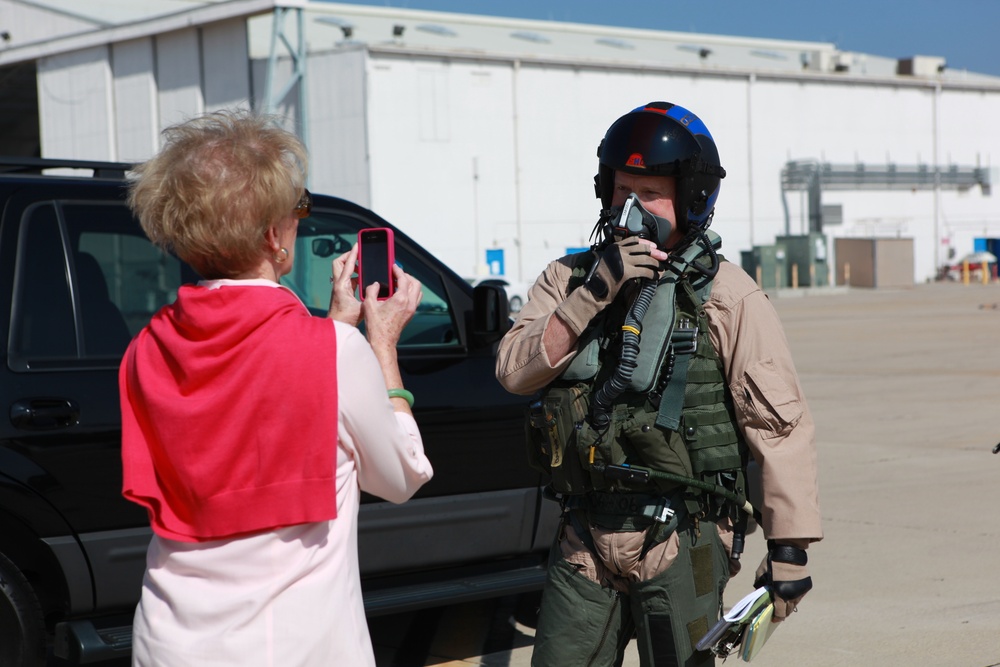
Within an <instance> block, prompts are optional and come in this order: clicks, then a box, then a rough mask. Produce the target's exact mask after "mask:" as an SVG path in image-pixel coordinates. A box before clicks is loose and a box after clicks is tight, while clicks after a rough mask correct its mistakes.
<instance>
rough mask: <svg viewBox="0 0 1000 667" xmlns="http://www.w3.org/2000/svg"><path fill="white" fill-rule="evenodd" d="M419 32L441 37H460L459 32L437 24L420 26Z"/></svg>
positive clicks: (418, 27)
mask: <svg viewBox="0 0 1000 667" xmlns="http://www.w3.org/2000/svg"><path fill="white" fill-rule="evenodd" d="M417 30H421V31H423V32H429V33H430V34H432V35H440V36H441V37H458V33H457V32H455V31H454V30H452V29H451V28H449V27H447V26H443V25H438V24H437V23H424V24H423V25H418V26H417Z"/></svg>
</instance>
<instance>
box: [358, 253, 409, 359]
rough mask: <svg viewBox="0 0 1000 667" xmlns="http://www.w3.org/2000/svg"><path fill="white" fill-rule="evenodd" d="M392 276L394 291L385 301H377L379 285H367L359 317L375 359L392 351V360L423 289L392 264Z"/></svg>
mask: <svg viewBox="0 0 1000 667" xmlns="http://www.w3.org/2000/svg"><path fill="white" fill-rule="evenodd" d="M392 275H393V277H394V278H395V279H396V292H395V293H394V294H393V295H392V296H391V297H389V298H388V299H386V300H384V301H379V300H378V283H373V284H371V285H369V286H368V290H367V291H366V292H365V300H364V302H362V305H361V310H362V317H363V318H364V320H365V330H366V331H367V333H368V342H369V343H370V344H371V346H372V349H373V350H374V351H375V354H376V356H379V357H380V358H381V355H382V354H383V353H386V352H391V353H392V356H393V357H395V353H396V344H397V343H398V342H399V337H400V335H402V333H403V328H404V327H406V325H407V324H408V323H409V322H410V320H411V319H413V314H414V313H415V312H416V310H417V305H418V304H419V303H420V299H421V298H423V290H422V289H421V286H420V281H418V280H416V279H415V278H413V277H412V276H410V275H408V274H407V273H405V272H404V271H403V269H401V268H399V267H398V266H395V265H393V267H392Z"/></svg>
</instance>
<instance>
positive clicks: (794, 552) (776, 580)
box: [754, 544, 813, 623]
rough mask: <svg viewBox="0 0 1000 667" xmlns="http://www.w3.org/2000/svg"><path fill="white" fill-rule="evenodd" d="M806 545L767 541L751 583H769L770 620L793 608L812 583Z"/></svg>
mask: <svg viewBox="0 0 1000 667" xmlns="http://www.w3.org/2000/svg"><path fill="white" fill-rule="evenodd" d="M808 560H809V559H808V558H807V556H806V551H805V549H799V548H798V547H793V546H790V545H786V544H769V545H768V550H767V555H766V556H765V557H764V560H763V561H761V564H760V567H758V568H757V578H756V580H755V581H754V586H770V587H771V593H772V594H773V595H774V615H773V616H772V617H771V620H772V621H773V622H776V623H777V622H780V621H783V620H785V618H786V617H787V616H788V614H790V613H791V612H793V611H796V610H797V607H798V604H799V602H800V601H801V600H802V598H803V597H805V595H806V593H808V592H809V591H810V590H811V589H812V586H813V583H812V577H810V576H809V570H807V569H806V563H807V562H808Z"/></svg>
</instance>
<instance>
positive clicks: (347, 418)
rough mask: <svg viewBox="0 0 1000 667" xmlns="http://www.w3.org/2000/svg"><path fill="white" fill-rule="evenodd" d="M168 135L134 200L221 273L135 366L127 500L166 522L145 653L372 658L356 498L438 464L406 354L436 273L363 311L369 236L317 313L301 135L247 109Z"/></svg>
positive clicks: (158, 523)
mask: <svg viewBox="0 0 1000 667" xmlns="http://www.w3.org/2000/svg"><path fill="white" fill-rule="evenodd" d="M164 136H165V145H164V147H163V149H162V150H161V151H160V152H159V154H157V155H156V156H155V157H153V158H152V159H151V160H149V161H148V162H146V163H144V164H142V165H140V166H139V167H138V168H137V169H136V170H135V173H134V175H133V177H132V182H131V183H130V189H129V205H130V206H131V207H132V209H133V211H134V212H135V213H136V215H137V216H138V218H139V220H140V222H141V224H142V226H143V229H144V230H145V231H146V233H147V234H148V236H149V237H150V239H152V240H153V242H155V243H157V244H158V245H161V246H162V247H164V248H167V249H169V250H171V251H172V252H174V253H176V254H177V256H178V257H180V258H181V259H182V260H184V261H185V262H187V263H188V264H190V265H191V266H192V267H194V268H195V269H196V270H197V271H198V273H199V274H200V275H201V276H203V277H204V280H203V281H202V282H200V283H198V284H197V285H186V286H184V287H182V288H181V289H180V291H179V292H178V295H177V299H176V301H175V302H174V303H173V304H171V305H169V306H166V307H164V308H163V309H162V310H160V312H158V313H157V314H156V315H155V316H154V317H153V319H152V320H151V321H150V323H149V325H148V326H146V328H144V329H143V330H142V331H141V332H140V333H139V334H138V335H137V336H136V338H135V339H134V340H133V342H132V344H131V345H130V346H129V348H128V350H127V352H126V353H125V357H124V359H123V361H122V366H121V372H120V386H121V397H122V458H123V467H124V494H125V497H126V498H128V499H130V500H132V501H134V502H136V503H139V504H141V505H143V506H145V507H146V508H147V510H148V511H149V516H150V522H151V524H152V528H153V532H154V537H153V540H152V542H151V543H150V546H149V552H148V555H147V569H146V575H145V578H144V580H143V591H142V598H141V601H140V603H139V606H138V608H137V610H136V615H135V621H134V631H133V632H134V634H133V664H135V665H185V666H186V665H200V666H203V665H241V666H243V665H280V666H282V667H284V666H287V665H297V666H298V665H317V666H323V667H327V666H330V665H352V666H353V665H374V664H375V661H374V656H373V654H372V648H371V640H370V638H369V636H368V628H367V624H366V621H365V616H364V608H363V604H362V598H361V585H360V576H359V569H358V554H357V515H358V506H359V503H360V490H364V491H367V492H369V493H372V494H375V495H378V496H380V497H382V498H385V499H387V500H390V501H392V502H397V503H398V502H403V501H405V500H407V499H408V498H409V497H410V496H412V495H413V493H414V492H415V491H416V490H417V489H418V488H419V487H420V486H421V485H422V484H424V483H425V482H426V481H427V480H429V479H430V478H431V475H432V470H431V465H430V463H429V462H428V460H427V458H426V457H425V456H424V452H423V443H422V441H421V439H420V433H419V431H418V430H417V425H416V422H415V421H414V420H413V415H412V412H411V411H410V403H409V402H408V401H407V399H406V398H403V397H408V398H409V399H410V401H412V397H410V396H409V395H408V392H406V391H405V390H402V382H401V377H400V374H399V368H398V365H397V362H396V343H397V341H398V339H399V334H400V332H401V331H402V329H403V327H404V326H405V325H406V323H407V322H408V321H409V320H410V318H411V317H412V316H413V313H414V311H415V310H416V307H417V304H418V303H419V301H420V298H421V289H420V284H419V283H418V282H417V281H416V280H414V279H413V278H411V277H410V276H408V275H407V274H405V273H404V272H403V271H402V270H400V269H399V268H398V267H396V268H394V275H395V278H396V283H397V292H396V294H395V295H394V296H393V297H392V298H391V299H389V300H386V301H378V300H377V299H376V298H366V299H365V300H364V305H363V306H362V304H361V303H360V302H359V301H358V300H357V299H356V298H355V297H354V287H353V285H354V283H353V282H352V278H351V273H352V271H353V268H354V264H355V260H356V255H357V248H356V247H355V248H353V249H352V250H351V251H350V252H349V253H347V254H346V255H344V256H342V257H340V258H338V259H337V260H335V262H334V266H333V270H334V279H333V283H334V284H333V295H332V299H331V309H330V318H331V319H325V318H319V317H313V316H311V315H310V314H309V312H308V310H307V309H306V307H305V306H304V305H303V304H302V302H301V301H300V300H299V299H298V297H297V296H296V295H295V294H294V293H292V292H291V291H290V290H288V289H287V288H285V287H283V286H281V285H279V284H278V280H279V279H280V278H281V277H282V276H284V275H285V274H287V273H288V272H289V271H290V270H291V268H292V263H293V262H294V260H295V257H294V248H295V238H296V230H297V226H298V221H299V219H300V218H303V217H306V216H307V215H309V211H310V209H311V200H310V198H309V193H308V192H307V191H306V190H305V189H304V182H305V175H306V163H307V158H306V154H305V149H304V148H303V146H302V145H301V143H300V142H299V141H298V139H297V138H296V137H295V136H294V135H292V134H290V133H288V132H286V131H284V130H281V129H279V128H278V127H277V126H276V125H274V124H273V123H272V122H271V121H270V120H269V119H267V118H264V117H260V116H256V115H254V114H252V113H250V112H244V111H236V112H218V113H212V114H207V115H205V116H202V117H199V118H196V119H194V120H191V121H188V122H185V123H182V124H180V125H177V126H174V127H172V128H169V129H167V130H166V131H165V132H164ZM355 282H356V281H355ZM369 289H370V290H371V289H376V290H377V289H378V287H377V285H376V286H374V287H373V288H369ZM370 293H371V292H369V294H370ZM361 319H364V320H365V321H366V330H367V332H368V341H366V340H365V338H364V336H363V335H362V334H361V333H360V331H359V330H358V329H357V328H356V327H355V325H357V324H358V322H360V321H361Z"/></svg>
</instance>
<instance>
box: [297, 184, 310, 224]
mask: <svg viewBox="0 0 1000 667" xmlns="http://www.w3.org/2000/svg"><path fill="white" fill-rule="evenodd" d="M312 210H313V198H312V195H311V194H309V191H308V190H305V189H303V190H302V196H301V197H300V198H299V203H298V204H296V205H295V208H293V209H292V213H294V214H295V216H296V217H298V219H299V220H301V219H302V218H308V217H309V216H310V215H311V214H312Z"/></svg>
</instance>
